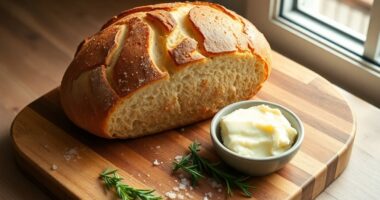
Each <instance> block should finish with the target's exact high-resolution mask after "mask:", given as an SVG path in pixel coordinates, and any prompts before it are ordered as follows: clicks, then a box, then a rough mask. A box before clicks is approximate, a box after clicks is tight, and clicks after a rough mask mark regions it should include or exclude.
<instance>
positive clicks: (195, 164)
mask: <svg viewBox="0 0 380 200" xmlns="http://www.w3.org/2000/svg"><path fill="white" fill-rule="evenodd" d="M200 146H201V145H200V143H198V142H193V143H192V144H190V145H189V150H190V153H189V154H187V155H186V156H184V157H183V158H182V159H181V160H180V161H176V162H174V163H173V164H174V167H173V171H174V172H175V171H177V170H179V169H182V170H183V171H185V172H187V173H188V174H190V176H191V181H192V184H196V183H197V182H198V180H199V179H200V178H203V177H204V175H203V174H205V173H207V174H209V175H211V176H212V177H213V178H214V179H215V180H216V181H218V182H220V183H224V184H225V185H226V188H227V194H228V195H229V196H232V188H233V187H235V188H239V189H240V190H241V191H242V193H243V195H244V196H246V197H251V196H252V193H251V192H250V191H249V189H250V188H252V186H250V185H248V184H247V183H246V182H245V181H246V180H247V179H248V178H249V177H248V176H241V177H237V176H234V175H232V174H229V173H228V172H225V171H223V170H222V169H221V168H220V163H210V161H208V160H207V159H205V158H202V157H201V156H200V155H199V154H198V152H199V151H200Z"/></svg>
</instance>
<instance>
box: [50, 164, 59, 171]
mask: <svg viewBox="0 0 380 200" xmlns="http://www.w3.org/2000/svg"><path fill="white" fill-rule="evenodd" d="M50 169H51V170H53V171H55V170H57V169H58V165H56V164H52V165H51V167H50Z"/></svg>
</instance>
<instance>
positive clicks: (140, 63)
mask: <svg viewBox="0 0 380 200" xmlns="http://www.w3.org/2000/svg"><path fill="white" fill-rule="evenodd" d="M182 6H190V11H189V13H185V16H184V17H185V22H186V24H180V25H181V26H179V25H177V23H185V22H183V21H181V22H176V21H175V18H174V17H173V16H172V13H171V12H172V11H174V10H176V9H178V8H180V7H182ZM185 10H186V9H185ZM181 12H182V11H181ZM181 12H180V13H181ZM177 14H178V13H177ZM173 15H174V13H173ZM146 20H150V21H151V22H153V23H155V24H160V25H162V27H163V28H162V30H163V31H160V32H155V34H152V31H155V30H156V29H153V27H150V25H151V24H150V23H149V24H148V23H147V21H146ZM125 27H126V28H125ZM183 27H186V29H187V28H188V30H184V31H185V32H186V31H188V32H187V34H184V35H182V36H181V37H178V38H176V37H174V39H173V41H172V42H173V43H171V46H170V48H173V46H175V47H174V48H173V49H169V46H165V44H164V45H161V44H160V45H161V46H160V45H156V46H154V45H152V44H154V43H155V42H157V41H156V40H157V35H158V37H161V39H162V40H161V41H166V39H167V38H169V36H171V34H174V33H176V34H177V33H178V32H181V31H183V30H181V28H183ZM176 29H178V30H179V31H177V30H176ZM121 30H124V31H121ZM125 30H126V31H125ZM189 31H191V32H189ZM124 33H126V34H125V35H124ZM189 33H190V34H189ZM160 34H161V35H160ZM162 34H163V35H162ZM119 37H121V38H122V39H120V38H119ZM124 37H125V38H124ZM192 37H195V38H192ZM177 42H179V43H177ZM156 44H157V43H156ZM153 46H154V48H165V49H164V50H163V52H165V53H167V52H168V53H169V55H170V57H171V58H172V60H173V62H174V63H175V64H176V65H177V66H180V67H181V69H184V68H185V67H192V66H194V65H192V64H193V63H194V62H196V61H200V60H204V61H205V62H207V61H208V60H209V59H212V58H211V57H214V56H219V55H222V54H236V53H239V52H244V53H248V54H249V53H252V55H254V56H255V57H256V60H257V62H261V63H264V65H265V68H264V75H263V76H262V79H261V80H260V83H259V85H258V86H257V88H255V89H253V90H252V91H253V92H257V91H258V89H259V88H260V87H261V84H262V82H263V81H264V80H266V79H267V77H268V75H269V73H270V66H271V55H270V47H269V44H268V43H267V41H266V40H265V38H264V36H263V35H262V34H261V33H260V32H259V31H258V30H257V29H256V28H255V26H253V25H252V24H251V23H250V22H249V21H247V20H245V19H244V18H242V17H240V16H239V15H237V14H236V13H234V12H233V11H230V10H228V9H226V8H225V7H223V6H220V5H218V4H212V3H207V2H194V3H168V4H157V5H152V6H141V7H137V8H134V9H130V10H127V11H124V12H122V13H121V14H119V15H118V16H116V17H114V18H112V19H110V20H109V21H108V22H107V23H106V24H105V25H104V26H103V27H102V29H101V31H99V32H98V33H96V34H95V35H94V36H92V37H89V38H87V39H85V40H84V41H83V42H82V43H81V44H80V45H79V46H78V49H77V51H76V53H75V57H74V59H73V61H72V62H71V64H70V66H69V68H68V69H67V71H66V72H65V75H64V78H63V79H62V84H61V101H62V106H63V108H64V110H65V112H66V114H67V115H68V116H69V118H70V119H71V120H72V121H73V122H74V123H76V124H77V125H78V126H80V127H82V128H84V129H86V130H88V131H90V132H92V133H95V134H97V135H99V136H102V137H112V135H110V133H108V132H107V131H108V129H106V127H107V124H106V123H107V120H108V118H109V115H110V113H112V110H113V109H114V107H115V106H116V105H117V104H118V103H120V102H121V99H126V98H129V97H130V96H131V95H133V94H134V93H135V92H136V91H137V90H139V89H141V88H143V87H146V86H147V87H148V86H149V85H152V84H155V82H156V81H159V80H163V79H168V78H169V75H168V74H167V73H166V72H162V71H161V70H160V69H163V71H165V68H166V70H167V71H169V72H170V73H180V71H177V70H169V69H168V68H167V66H160V68H158V67H157V66H156V65H155V62H157V63H161V64H160V65H163V63H165V62H158V61H157V59H162V56H161V57H160V54H158V52H157V51H156V50H157V49H154V48H153ZM162 46H163V47H162ZM120 47H121V48H120ZM152 48H153V51H152ZM161 50H162V49H161ZM151 51H152V52H154V53H157V55H150V54H153V53H152V52H151ZM161 52H162V51H161ZM119 53H120V54H119ZM154 59H155V60H154ZM171 62H172V61H170V63H171ZM174 63H173V65H174ZM110 66H111V67H110ZM170 66H171V65H170ZM206 86H207V82H205V83H204V84H203V85H202V87H206ZM252 94H253V93H251V94H247V95H252Z"/></svg>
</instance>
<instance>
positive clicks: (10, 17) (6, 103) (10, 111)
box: [0, 0, 380, 199]
mask: <svg viewBox="0 0 380 200" xmlns="http://www.w3.org/2000/svg"><path fill="white" fill-rule="evenodd" d="M151 2H158V1H152V0H150V1H149V0H144V1H141V0H140V1H133V2H132V1H130V2H128V1H121V0H113V1H96V0H95V1H94V0H86V1H56V2H53V1H47V0H35V1H25V0H13V1H11V0H5V1H4V0H3V1H0V95H1V97H0V199H49V196H48V195H47V194H46V193H45V192H44V189H42V188H41V187H39V186H38V185H37V184H35V183H33V182H31V181H30V180H29V179H28V178H27V176H26V175H25V174H23V173H22V172H21V171H20V170H19V168H18V167H17V166H16V163H15V160H14V154H13V151H12V149H11V143H10V136H9V129H10V125H11V122H12V120H13V118H14V117H15V116H16V114H17V113H18V112H19V111H20V109H22V108H23V107H24V106H26V105H27V104H28V103H30V102H31V101H33V100H34V99H36V98H37V97H39V96H41V95H43V94H44V93H46V92H48V91H50V90H51V89H52V88H55V87H57V86H58V85H59V83H60V80H61V78H62V75H63V73H64V70H65V69H66V67H67V65H68V64H69V62H70V61H71V59H72V56H73V54H74V51H75V49H76V46H77V44H78V43H79V42H80V41H81V40H82V39H83V38H84V37H85V36H87V35H88V34H90V33H94V32H95V31H96V30H98V29H99V28H100V26H101V25H102V23H103V22H105V20H107V19H108V18H109V17H111V16H112V15H113V14H116V13H118V12H120V11H121V10H123V9H126V8H130V7H133V6H136V5H137V4H139V5H141V4H147V3H151ZM341 91H342V94H343V95H344V96H345V97H346V98H347V101H348V103H349V104H350V105H351V107H352V110H353V112H354V113H355V115H356V118H357V134H356V139H355V143H354V148H353V152H352V156H351V162H350V164H349V165H348V167H347V169H346V170H345V172H343V174H342V175H341V177H340V178H338V179H337V180H336V181H335V182H334V183H332V184H331V185H330V186H329V187H328V188H327V189H326V190H325V191H324V192H323V193H322V194H321V195H320V196H319V197H318V199H359V198H360V199H378V198H379V196H380V190H379V188H380V171H379V170H378V169H379V168H380V148H378V144H379V143H380V123H379V122H378V121H379V119H380V110H379V109H378V108H376V107H374V106H372V105H370V104H368V103H366V102H365V101H363V100H361V99H359V98H357V97H355V96H353V95H351V94H350V93H348V92H346V91H343V90H341Z"/></svg>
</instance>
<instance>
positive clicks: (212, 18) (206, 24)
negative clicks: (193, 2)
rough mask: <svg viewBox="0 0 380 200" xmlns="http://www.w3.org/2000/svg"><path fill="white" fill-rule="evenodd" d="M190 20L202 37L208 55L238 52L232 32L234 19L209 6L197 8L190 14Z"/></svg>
mask: <svg viewBox="0 0 380 200" xmlns="http://www.w3.org/2000/svg"><path fill="white" fill-rule="evenodd" d="M189 19H190V21H191V22H192V23H193V25H194V26H195V28H196V30H197V31H199V33H200V34H201V35H202V38H203V42H202V45H203V48H204V50H205V51H206V52H208V53H214V54H216V53H223V52H234V51H236V50H237V49H236V46H237V42H236V38H235V36H234V34H233V32H232V31H231V30H232V29H231V26H229V25H230V24H231V23H233V21H232V19H231V18H229V17H228V16H227V15H225V14H224V13H222V12H220V11H218V10H216V9H213V8H210V7H208V6H195V7H194V8H192V9H191V10H190V12H189Z"/></svg>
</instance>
